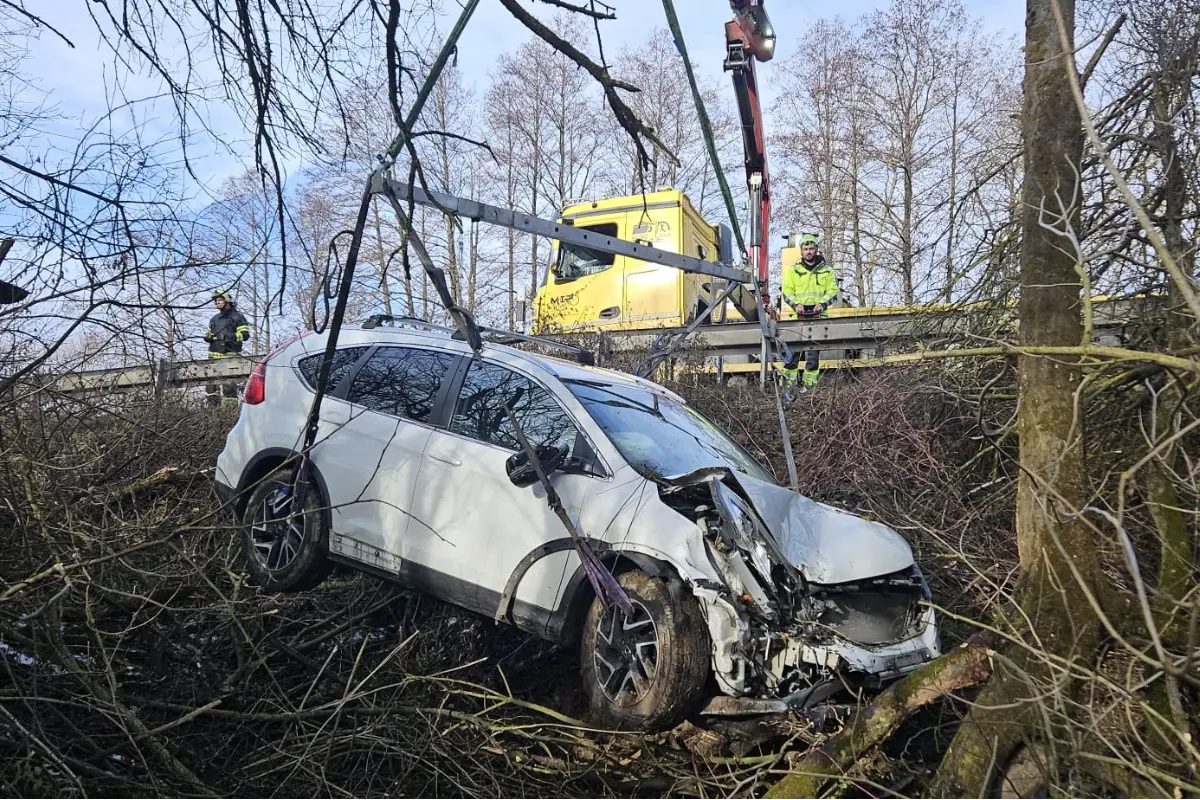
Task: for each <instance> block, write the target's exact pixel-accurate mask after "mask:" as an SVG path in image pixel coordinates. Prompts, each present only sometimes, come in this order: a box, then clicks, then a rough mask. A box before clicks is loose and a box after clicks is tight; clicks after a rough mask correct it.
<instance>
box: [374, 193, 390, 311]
mask: <svg viewBox="0 0 1200 800" xmlns="http://www.w3.org/2000/svg"><path fill="white" fill-rule="evenodd" d="M371 224H372V225H373V226H374V227H375V252H376V253H378V258H379V293H380V294H381V295H382V296H383V313H385V314H387V315H388V316H389V317H390V316H391V315H392V290H391V287H390V286H388V258H387V255H386V254H385V253H384V249H383V225H382V224H381V223H380V221H379V205H378V203H375V202H374V201H372V203H371Z"/></svg>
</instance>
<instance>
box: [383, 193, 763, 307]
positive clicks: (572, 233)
mask: <svg viewBox="0 0 1200 800" xmlns="http://www.w3.org/2000/svg"><path fill="white" fill-rule="evenodd" d="M389 190H390V191H389ZM371 192H372V193H374V194H385V195H386V194H391V195H392V196H394V197H396V198H398V199H400V200H401V201H403V200H405V199H406V198H408V197H409V196H410V195H411V197H412V199H413V202H414V203H417V204H419V205H423V206H429V207H430V208H438V209H442V210H445V211H448V212H450V213H451V214H454V215H456V216H459V217H463V218H465V219H474V220H482V221H483V222H486V223H488V224H490V225H497V226H499V227H502V228H513V229H514V230H518V231H524V232H525V233H532V234H536V235H538V236H545V237H546V238H548V239H557V240H558V241H560V242H565V243H566V244H571V245H576V246H578V247H586V248H588V249H590V250H596V251H599V252H601V253H611V254H613V255H617V256H625V257H626V258H636V259H637V260H639V261H648V262H650V263H653V264H662V265H663V266H665V267H674V268H675V269H679V270H683V271H684V272H695V273H698V274H700V275H710V276H712V277H714V278H724V279H725V280H728V281H735V282H737V283H751V282H752V278H751V276H750V273H749V272H747V271H746V270H741V269H737V268H736V267H731V266H728V265H726V264H722V263H720V262H717V261H704V260H702V259H699V258H695V257H694V256H686V255H683V254H682V253H672V252H670V251H668V250H659V249H658V248H657V247H650V246H649V245H644V244H637V243H635V242H629V241H626V240H624V239H618V238H617V237H615V236H605V235H604V234H601V233H596V232H595V231H586V230H581V229H579V228H576V227H574V226H573V225H567V224H565V223H561V222H553V221H551V220H548V219H541V218H540V217H534V216H531V215H529V214H522V213H521V212H519V211H513V210H511V209H507V208H500V207H499V206H493V205H488V204H487V203H481V202H479V201H478V200H468V199H467V198H465V197H455V196H454V195H452V194H444V193H442V192H434V191H429V192H427V191H425V190H424V189H422V188H420V187H419V186H410V185H409V184H407V183H401V182H400V181H397V180H394V179H392V178H388V177H386V176H384V175H381V174H378V173H377V174H376V175H375V179H374V181H373V182H372V185H371Z"/></svg>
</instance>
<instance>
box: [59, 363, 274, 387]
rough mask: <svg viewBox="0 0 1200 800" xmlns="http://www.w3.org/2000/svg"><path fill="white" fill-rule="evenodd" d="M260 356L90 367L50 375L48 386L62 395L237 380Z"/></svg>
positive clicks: (247, 372)
mask: <svg viewBox="0 0 1200 800" xmlns="http://www.w3.org/2000/svg"><path fill="white" fill-rule="evenodd" d="M260 358H262V356H237V357H235V358H212V359H207V358H206V359H202V360H198V361H180V362H177V363H175V364H171V363H170V362H168V361H166V360H160V361H159V362H158V363H157V364H152V365H144V366H138V367H117V368H115V369H92V370H85V371H83V372H68V373H66V374H65V375H59V376H56V377H52V378H51V379H50V380H49V381H48V382H47V386H48V388H50V389H52V390H53V391H56V392H62V393H64V394H73V393H80V392H93V391H118V392H119V391H126V390H131V389H140V388H146V387H154V388H164V387H167V386H186V385H189V384H200V383H210V382H213V383H215V382H219V381H230V380H239V379H243V378H247V377H249V375H250V373H251V372H253V371H254V367H255V365H256V364H257V363H258V360H259V359H260Z"/></svg>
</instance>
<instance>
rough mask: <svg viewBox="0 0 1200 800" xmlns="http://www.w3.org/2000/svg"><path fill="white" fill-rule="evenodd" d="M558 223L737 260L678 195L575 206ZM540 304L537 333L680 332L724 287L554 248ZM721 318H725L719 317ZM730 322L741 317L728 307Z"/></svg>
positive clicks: (724, 235)
mask: <svg viewBox="0 0 1200 800" xmlns="http://www.w3.org/2000/svg"><path fill="white" fill-rule="evenodd" d="M559 221H560V222H562V223H565V224H567V225H573V226H574V227H576V228H579V229H582V230H587V231H594V232H596V233H597V234H599V235H601V236H612V237H615V238H618V239H624V240H626V241H632V242H638V243H644V244H647V245H649V246H652V247H656V248H659V249H661V250H669V251H671V252H674V253H682V254H684V255H690V256H695V257H696V258H701V259H704V260H705V261H717V260H720V261H722V262H724V263H726V264H729V263H731V262H732V260H733V259H732V235H731V234H730V231H729V228H728V227H727V226H725V225H710V224H709V223H707V222H705V221H704V218H703V217H701V216H700V214H699V212H697V211H696V209H695V207H694V206H692V203H691V200H689V199H688V197H687V195H685V194H684V193H683V192H681V191H678V190H676V189H662V190H659V191H656V192H651V193H649V194H644V195H641V194H638V195H629V196H626V197H613V198H606V199H603V200H595V201H591V202H584V203H574V204H571V205H568V206H567V207H566V208H564V209H563V211H562V216H561V217H560V218H559ZM550 259H551V261H550V264H551V266H550V269H549V270H548V271H547V275H546V280H545V282H544V283H543V285H542V287H541V288H540V289H539V290H538V292H537V295H536V296H535V298H534V303H533V306H534V332H536V333H539V334H547V333H571V332H578V331H586V330H637V329H641V328H659V327H666V328H669V327H680V326H683V325H686V324H688V322H690V321H691V320H693V319H695V317H696V315H697V314H698V313H700V312H701V311H702V310H704V309H706V308H707V307H708V305H709V304H710V303H711V302H712V299H713V290H716V291H718V292H719V291H720V290H721V289H722V288H723V285H724V281H722V280H720V279H715V278H710V277H708V276H705V275H696V274H692V273H687V272H684V271H682V270H678V269H675V268H673V267H666V266H662V265H659V264H652V263H647V262H645V261H639V260H637V259H633V258H628V257H626V256H614V255H612V254H610V253H602V252H599V251H596V250H590V249H587V248H585V247H580V246H577V245H570V244H563V243H561V242H555V243H554V247H553V249H552V250H551V254H550ZM718 313H719V312H718ZM725 315H726V317H727V318H728V319H731V320H733V319H737V320H741V319H742V317H741V315H740V314H738V312H737V310H736V309H735V308H734V307H733V305H732V304H730V303H727V304H726V310H725Z"/></svg>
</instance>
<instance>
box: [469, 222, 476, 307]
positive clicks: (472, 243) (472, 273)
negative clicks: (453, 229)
mask: <svg viewBox="0 0 1200 800" xmlns="http://www.w3.org/2000/svg"><path fill="white" fill-rule="evenodd" d="M467 246H468V247H470V248H471V258H470V260H469V261H468V262H467V310H468V311H470V312H471V313H472V314H474V313H475V311H476V309H475V284H476V281H477V280H478V277H479V225H478V224H477V223H476V222H475V220H471V222H470V225H469V226H468V228H467Z"/></svg>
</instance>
